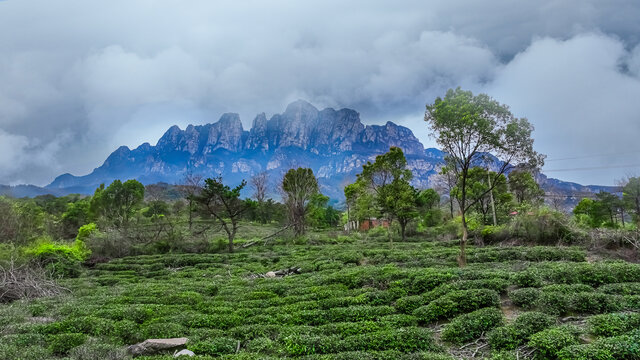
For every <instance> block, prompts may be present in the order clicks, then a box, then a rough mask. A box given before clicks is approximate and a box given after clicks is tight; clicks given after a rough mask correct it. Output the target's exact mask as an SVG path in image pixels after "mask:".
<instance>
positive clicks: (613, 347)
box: [593, 329, 640, 359]
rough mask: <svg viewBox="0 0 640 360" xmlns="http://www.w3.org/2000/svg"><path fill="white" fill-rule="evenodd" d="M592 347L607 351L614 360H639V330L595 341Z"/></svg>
mask: <svg viewBox="0 0 640 360" xmlns="http://www.w3.org/2000/svg"><path fill="white" fill-rule="evenodd" d="M593 346H594V347H596V348H598V349H603V350H606V351H608V352H609V353H611V356H612V357H613V358H614V359H640V330H638V329H636V330H634V331H631V332H629V333H628V334H625V335H620V336H613V337H609V338H604V339H600V340H597V341H595V342H594V343H593Z"/></svg>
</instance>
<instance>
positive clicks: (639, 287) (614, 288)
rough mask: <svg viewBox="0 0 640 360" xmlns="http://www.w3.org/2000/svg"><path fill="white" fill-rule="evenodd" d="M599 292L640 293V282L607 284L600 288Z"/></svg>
mask: <svg viewBox="0 0 640 360" xmlns="http://www.w3.org/2000/svg"><path fill="white" fill-rule="evenodd" d="M598 291H599V292H603V293H605V294H617V295H640V282H630V283H617V284H606V285H602V286H600V287H599V288H598Z"/></svg>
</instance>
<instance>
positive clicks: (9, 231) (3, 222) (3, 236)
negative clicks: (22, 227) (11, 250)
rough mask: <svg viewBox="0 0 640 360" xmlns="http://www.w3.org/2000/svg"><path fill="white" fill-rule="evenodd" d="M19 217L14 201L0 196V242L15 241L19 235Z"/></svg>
mask: <svg viewBox="0 0 640 360" xmlns="http://www.w3.org/2000/svg"><path fill="white" fill-rule="evenodd" d="M18 227H19V222H18V217H17V215H16V213H15V211H14V206H13V202H11V201H10V200H9V199H7V198H5V197H4V196H0V243H2V242H13V241H15V240H16V238H17V237H18V231H19V230H18Z"/></svg>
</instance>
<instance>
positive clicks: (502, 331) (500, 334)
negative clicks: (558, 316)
mask: <svg viewBox="0 0 640 360" xmlns="http://www.w3.org/2000/svg"><path fill="white" fill-rule="evenodd" d="M555 323H556V320H555V318H554V317H553V316H550V315H547V314H543V313H540V312H535V311H532V312H527V313H524V314H522V315H520V316H518V317H517V318H516V319H515V320H514V322H513V323H511V324H509V325H506V326H502V327H498V328H496V329H494V330H492V331H491V332H489V333H488V339H489V344H491V347H492V348H493V349H504V350H512V349H515V348H516V347H518V346H519V345H522V344H524V343H526V342H527V340H529V338H530V337H531V335H533V334H535V333H537V332H539V331H542V330H544V329H546V328H548V327H551V326H553V325H554V324H555Z"/></svg>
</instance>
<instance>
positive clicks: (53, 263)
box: [24, 237, 91, 277]
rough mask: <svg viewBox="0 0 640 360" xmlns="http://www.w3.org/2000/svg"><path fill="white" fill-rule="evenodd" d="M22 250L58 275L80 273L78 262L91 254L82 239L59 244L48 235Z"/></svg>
mask: <svg viewBox="0 0 640 360" xmlns="http://www.w3.org/2000/svg"><path fill="white" fill-rule="evenodd" d="M24 252H25V254H26V255H28V256H30V257H32V258H33V259H35V260H36V261H38V262H39V263H40V264H42V265H44V266H45V267H46V268H47V269H48V270H49V271H51V272H52V273H53V274H55V275H57V276H60V277H77V276H78V275H80V271H81V267H80V264H81V263H82V262H83V261H85V260H86V259H88V258H89V255H91V251H90V250H89V249H88V248H87V246H86V245H85V243H84V241H83V240H80V239H76V241H75V242H74V243H73V244H60V243H55V242H53V241H52V240H51V238H49V237H42V238H40V239H38V240H37V241H36V242H35V243H34V244H33V245H31V246H30V247H28V248H26V249H25V250H24Z"/></svg>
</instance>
